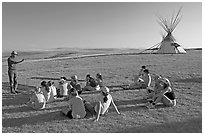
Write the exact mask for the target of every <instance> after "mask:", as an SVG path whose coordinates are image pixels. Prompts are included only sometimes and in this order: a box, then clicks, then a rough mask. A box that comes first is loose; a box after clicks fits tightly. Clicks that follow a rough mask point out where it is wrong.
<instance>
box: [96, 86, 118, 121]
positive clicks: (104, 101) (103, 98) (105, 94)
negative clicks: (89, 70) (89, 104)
mask: <svg viewBox="0 0 204 135" xmlns="http://www.w3.org/2000/svg"><path fill="white" fill-rule="evenodd" d="M99 85H100V91H101V94H100V95H99V97H98V99H99V101H98V104H97V105H96V106H95V107H94V110H95V112H96V119H95V121H98V120H99V117H100V115H105V113H107V112H108V109H109V107H110V104H111V103H112V105H113V107H114V108H115V110H116V112H117V113H118V114H120V112H119V111H118V108H117V107H116V105H115V103H114V101H113V97H112V96H111V94H110V93H109V92H110V90H109V88H108V87H106V86H104V85H103V83H100V84H99Z"/></svg>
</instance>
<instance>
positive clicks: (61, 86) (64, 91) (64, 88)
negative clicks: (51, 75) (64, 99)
mask: <svg viewBox="0 0 204 135" xmlns="http://www.w3.org/2000/svg"><path fill="white" fill-rule="evenodd" d="M67 85H68V83H67V82H65V83H63V84H59V85H58V87H57V88H58V89H60V95H63V96H67V95H68V89H67Z"/></svg>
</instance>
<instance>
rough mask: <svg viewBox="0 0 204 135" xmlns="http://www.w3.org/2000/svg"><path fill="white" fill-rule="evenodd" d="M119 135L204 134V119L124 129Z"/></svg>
mask: <svg viewBox="0 0 204 135" xmlns="http://www.w3.org/2000/svg"><path fill="white" fill-rule="evenodd" d="M118 133H202V118H192V119H190V120H186V121H180V122H167V123H162V124H154V125H152V124H148V125H144V126H137V127H134V126H133V127H131V128H127V127H125V128H122V129H121V130H119V131H118Z"/></svg>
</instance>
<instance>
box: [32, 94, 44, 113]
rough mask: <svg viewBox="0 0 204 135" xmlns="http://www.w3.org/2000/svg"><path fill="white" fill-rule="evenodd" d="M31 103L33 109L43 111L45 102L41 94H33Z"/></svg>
mask: <svg viewBox="0 0 204 135" xmlns="http://www.w3.org/2000/svg"><path fill="white" fill-rule="evenodd" d="M30 101H31V102H34V106H35V109H43V108H45V104H46V100H45V97H44V95H43V94H42V93H36V94H34V95H33V96H32V97H31V99H30Z"/></svg>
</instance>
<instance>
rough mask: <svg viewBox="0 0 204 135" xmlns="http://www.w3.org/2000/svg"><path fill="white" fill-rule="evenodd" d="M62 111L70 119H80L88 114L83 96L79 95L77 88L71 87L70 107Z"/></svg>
mask: <svg viewBox="0 0 204 135" xmlns="http://www.w3.org/2000/svg"><path fill="white" fill-rule="evenodd" d="M62 113H63V114H64V115H66V116H67V117H69V118H70V119H79V118H84V117H85V116H86V111H85V107H84V103H83V100H82V98H81V97H80V96H79V95H78V92H77V90H76V89H75V88H71V89H70V99H69V100H68V108H66V109H63V110H62Z"/></svg>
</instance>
